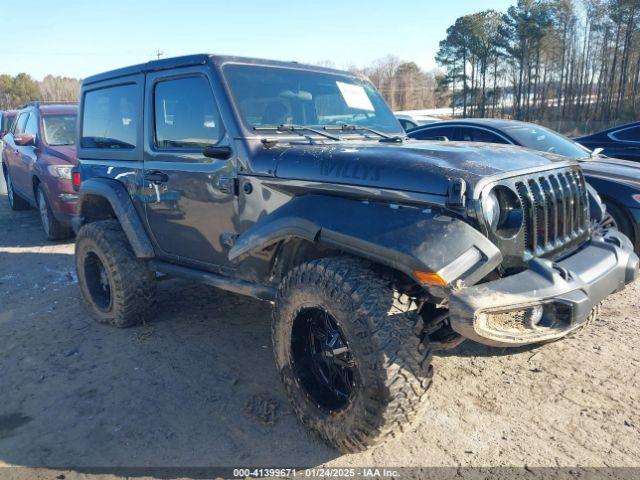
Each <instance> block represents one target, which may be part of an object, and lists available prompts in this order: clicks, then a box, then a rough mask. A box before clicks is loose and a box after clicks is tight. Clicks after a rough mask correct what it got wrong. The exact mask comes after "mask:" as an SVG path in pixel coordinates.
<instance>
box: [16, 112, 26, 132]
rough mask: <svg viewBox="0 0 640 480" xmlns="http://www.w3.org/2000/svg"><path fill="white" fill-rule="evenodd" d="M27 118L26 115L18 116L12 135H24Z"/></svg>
mask: <svg viewBox="0 0 640 480" xmlns="http://www.w3.org/2000/svg"><path fill="white" fill-rule="evenodd" d="M28 118H29V114H28V113H21V114H20V116H18V120H16V122H15V123H14V124H13V134H14V135H15V134H19V133H24V128H25V126H26V124H27V119H28Z"/></svg>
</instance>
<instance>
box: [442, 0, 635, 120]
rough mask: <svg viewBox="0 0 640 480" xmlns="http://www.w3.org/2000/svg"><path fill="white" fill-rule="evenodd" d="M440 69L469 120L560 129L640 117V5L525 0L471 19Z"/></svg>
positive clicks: (453, 35) (456, 31) (451, 40)
mask: <svg viewBox="0 0 640 480" xmlns="http://www.w3.org/2000/svg"><path fill="white" fill-rule="evenodd" d="M436 61H437V62H438V64H439V65H440V66H442V67H443V68H444V69H445V72H446V75H445V77H444V79H443V82H444V84H446V86H447V87H448V88H449V91H450V94H451V105H452V107H455V108H456V111H457V112H458V111H459V113H460V114H461V115H463V116H465V117H509V118H515V119H519V120H525V121H526V120H528V121H535V122H540V123H546V124H548V125H550V126H552V127H554V128H556V129H559V130H562V131H565V132H567V131H581V130H592V129H597V128H603V127H606V126H608V125H611V124H614V123H619V122H623V121H630V120H637V119H638V118H639V117H640V0H518V1H517V3H516V4H515V5H513V6H511V7H510V8H509V9H508V11H507V13H505V14H502V13H498V12H496V11H494V10H485V11H482V12H478V13H474V14H471V15H465V16H463V17H460V18H458V19H457V20H456V21H455V23H454V24H453V25H451V26H450V27H449V28H448V29H447V35H446V38H445V39H443V40H442V41H441V42H440V46H439V50H438V54H437V57H436Z"/></svg>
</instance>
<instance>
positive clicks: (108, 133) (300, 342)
mask: <svg viewBox="0 0 640 480" xmlns="http://www.w3.org/2000/svg"><path fill="white" fill-rule="evenodd" d="M79 137H80V138H79V139H78V142H77V145H78V153H79V155H78V156H79V158H80V166H79V171H78V172H75V173H74V180H75V181H76V184H77V185H78V187H79V191H80V198H79V214H78V216H77V218H76V219H75V229H76V231H77V241H76V265H77V270H78V278H79V281H80V287H81V289H82V295H83V298H84V301H85V302H86V305H87V308H88V309H89V312H90V313H91V314H92V316H94V317H95V318H96V319H97V320H98V321H100V322H104V323H108V324H111V325H115V326H119V327H126V326H130V325H134V324H138V323H140V322H142V321H145V320H149V319H151V318H153V315H154V309H153V307H154V304H155V299H154V296H155V292H156V280H157V279H158V278H159V277H160V276H175V277H182V278H186V279H191V280H197V281H200V282H204V283H208V284H210V285H214V286H216V287H220V288H223V289H226V290H230V291H233V292H237V293H240V294H244V295H250V296H253V297H257V298H260V299H263V300H267V301H270V302H273V303H274V314H273V329H272V332H273V347H274V351H275V360H276V364H277V367H278V369H279V371H280V374H281V376H282V380H283V382H284V386H285V388H286V390H287V393H288V395H289V397H290V399H291V402H292V403H293V406H294V409H295V411H296V413H297V415H298V416H299V418H300V420H301V421H302V422H303V423H304V424H305V425H307V426H308V427H310V428H311V429H313V430H315V431H316V432H317V433H318V434H320V435H321V436H322V437H323V438H324V439H325V440H327V441H328V442H329V443H330V444H332V445H334V446H336V447H337V448H339V449H340V450H343V451H358V450H361V449H364V448H366V447H367V446H370V445H373V444H375V443H377V442H379V441H381V440H383V439H384V438H386V437H388V436H390V435H394V434H396V433H398V432H399V431H401V430H403V429H404V428H405V427H407V426H408V425H409V424H410V422H411V421H412V420H413V419H414V418H415V417H417V416H419V415H420V412H421V409H422V408H423V407H424V405H425V403H426V402H425V392H426V391H427V389H428V387H429V385H430V383H431V378H432V369H431V365H430V362H431V352H432V348H434V347H437V348H447V347H452V346H455V345H457V344H458V343H460V341H462V339H465V338H467V339H471V340H474V341H476V342H481V343H484V344H487V345H496V346H503V347H505V346H507V347H513V346H520V345H527V344H532V343H541V342H548V341H552V340H556V339H559V338H561V337H563V336H565V335H567V334H569V333H571V332H573V331H575V330H576V329H577V328H579V327H581V326H583V325H584V324H585V323H586V322H587V321H588V320H589V319H591V318H593V317H594V316H595V312H596V311H597V306H598V304H599V303H600V302H601V300H603V299H604V298H605V297H606V296H607V295H609V294H611V293H613V292H617V291H619V290H622V289H623V288H624V286H625V284H627V283H629V282H631V281H632V280H634V279H635V278H636V276H637V274H638V257H637V256H636V255H635V254H634V253H633V247H632V245H631V243H630V242H629V240H628V239H627V238H626V237H624V236H623V235H621V234H619V233H617V232H613V231H611V232H607V233H605V234H604V235H599V236H597V238H596V237H595V236H594V235H593V234H592V227H591V225H592V221H594V220H596V221H597V220H598V218H599V217H600V216H601V215H602V211H601V208H602V207H601V204H600V203H599V201H598V199H597V195H595V194H593V193H592V192H593V190H591V189H590V188H589V187H588V186H587V185H586V184H585V181H584V178H583V175H582V172H581V171H580V168H579V167H578V166H577V164H576V162H574V161H570V160H567V159H566V158H563V157H559V156H556V155H552V154H540V153H536V152H533V151H529V150H524V149H521V148H517V147H511V146H502V145H484V144H469V143H465V144H463V143H449V142H420V141H415V140H409V139H407V138H405V136H404V134H403V133H402V129H401V127H400V125H399V124H398V122H397V121H396V119H395V118H394V116H393V115H392V113H391V111H390V110H389V108H388V107H387V105H386V104H385V102H384V101H383V99H382V98H381V96H380V95H379V93H378V92H376V90H375V89H374V87H373V86H372V85H371V84H370V83H369V82H368V81H367V80H366V79H364V78H362V77H360V76H357V75H354V74H351V73H347V72H341V71H335V70H330V69H326V68H319V67H313V66H303V65H299V64H297V63H286V62H273V61H264V60H255V59H246V58H236V57H219V56H208V55H194V56H188V57H182V58H175V59H167V60H159V61H154V62H150V63H148V64H144V65H137V66H133V67H128V68H124V69H121V70H116V71H112V72H108V73H104V74H101V75H97V76H94V77H91V78H88V79H86V80H85V81H84V83H83V87H82V93H81V109H80V130H79ZM80 182H81V183H80Z"/></svg>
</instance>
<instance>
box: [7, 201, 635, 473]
mask: <svg viewBox="0 0 640 480" xmlns="http://www.w3.org/2000/svg"><path fill="white" fill-rule="evenodd" d="M639 290H640V285H638V284H636V285H632V286H631V287H629V288H628V289H627V290H626V291H625V292H623V293H621V294H617V295H615V296H613V297H611V298H610V299H609V300H607V302H606V303H605V305H604V308H603V313H602V317H601V319H600V320H598V321H597V322H595V323H594V324H593V325H592V326H590V327H589V328H588V329H586V330H584V331H582V332H580V333H579V334H577V335H576V336H574V337H571V338H568V339H565V340H563V341H560V342H556V343H554V344H550V345H546V346H543V347H540V348H533V349H531V348H529V349H522V350H518V351H505V350H502V349H494V348H488V347H483V346H479V345H473V344H470V343H465V344H463V345H461V346H460V347H458V348H457V349H455V350H453V351H451V352H447V353H446V354H438V355H437V356H436V357H435V359H434V368H435V372H436V374H435V378H434V385H433V387H432V389H431V408H430V410H429V412H428V413H427V415H426V416H425V418H424V419H422V421H421V422H420V423H419V424H418V425H417V427H416V429H415V431H413V432H411V433H408V434H407V435H405V436H404V437H402V438H400V439H397V440H394V441H391V442H389V443H386V444H384V445H382V446H380V447H378V448H375V449H372V450H371V451H368V452H365V453H362V454H358V455H340V454H339V453H338V452H336V451H334V450H332V449H330V448H328V447H326V446H325V445H324V444H323V443H321V442H319V441H318V440H316V438H315V437H313V436H312V435H310V434H308V433H307V432H306V431H305V430H304V429H303V428H302V427H301V426H300V425H299V424H298V423H297V421H296V419H295V417H294V416H293V414H292V413H291V411H290V408H289V405H288V403H287V399H286V397H285V396H284V392H283V389H282V388H281V385H280V381H279V379H278V377H277V374H276V370H275V367H274V363H273V359H272V354H271V346H270V342H271V340H270V336H269V321H270V310H271V308H270V305H269V304H267V303H260V302H257V301H254V300H251V299H248V298H245V297H241V296H237V295H233V294H230V293H226V292H222V291H217V290H215V289H213V288H210V287H206V286H201V285H196V284H191V283H186V282H182V281H177V280H170V281H166V282H163V283H162V284H161V287H160V289H159V298H160V309H159V311H160V313H159V315H158V317H157V318H156V320H155V321H154V322H153V323H151V324H149V325H146V326H141V327H137V328H133V329H127V330H117V329H113V328H109V327H105V326H99V325H97V324H94V323H93V322H92V320H90V319H89V318H88V317H87V315H86V314H85V312H84V310H83V307H82V305H81V303H80V300H79V291H78V286H77V282H76V278H75V272H74V268H73V244H72V243H60V244H53V243H48V242H47V241H45V239H44V236H43V234H42V232H41V229H40V225H39V219H38V216H37V214H36V212H35V211H34V210H32V211H27V212H12V211H11V210H9V207H8V203H7V200H6V196H5V195H0V395H1V398H0V465H4V466H7V465H19V466H27V467H39V466H47V467H50V468H53V469H54V470H53V472H56V473H55V474H53V475H49V473H47V474H46V475H45V478H56V476H55V475H56V474H57V473H59V472H60V471H62V472H65V473H66V475H67V478H69V474H70V473H71V474H73V472H83V471H86V469H87V468H88V467H91V466H101V467H109V468H111V467H120V466H212V465H215V466H242V465H254V466H255V465H282V466H292V465H297V466H318V465H323V464H325V465H326V464H328V465H334V466H371V465H378V466H407V465H413V466H457V465H463V466H523V465H527V466H529V467H535V466H554V467H555V466H575V465H581V466H640V375H638V369H639V367H640V329H639V328H638V327H639V322H638V311H639V309H640V300H639V298H638V293H639ZM10 471H13V470H11V469H7V470H5V473H6V475H4V476H10V473H9V472H10ZM32 472H33V474H34V475H36V474H37V472H35V471H32ZM0 475H3V474H2V471H0ZM47 475H49V476H47Z"/></svg>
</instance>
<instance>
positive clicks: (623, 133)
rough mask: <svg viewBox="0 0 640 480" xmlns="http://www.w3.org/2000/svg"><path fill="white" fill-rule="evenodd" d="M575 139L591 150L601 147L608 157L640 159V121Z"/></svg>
mask: <svg viewBox="0 0 640 480" xmlns="http://www.w3.org/2000/svg"><path fill="white" fill-rule="evenodd" d="M575 140H576V142H578V143H580V144H581V145H584V146H585V147H587V148H589V149H591V150H595V149H597V148H601V149H602V153H603V154H604V155H606V156H607V157H613V158H622V159H624V160H633V161H636V162H638V161H640V122H635V123H629V124H627V125H619V126H617V127H614V128H610V129H609V130H605V131H603V132H597V133H593V134H591V135H587V136H584V137H578V138H576V139H575Z"/></svg>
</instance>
